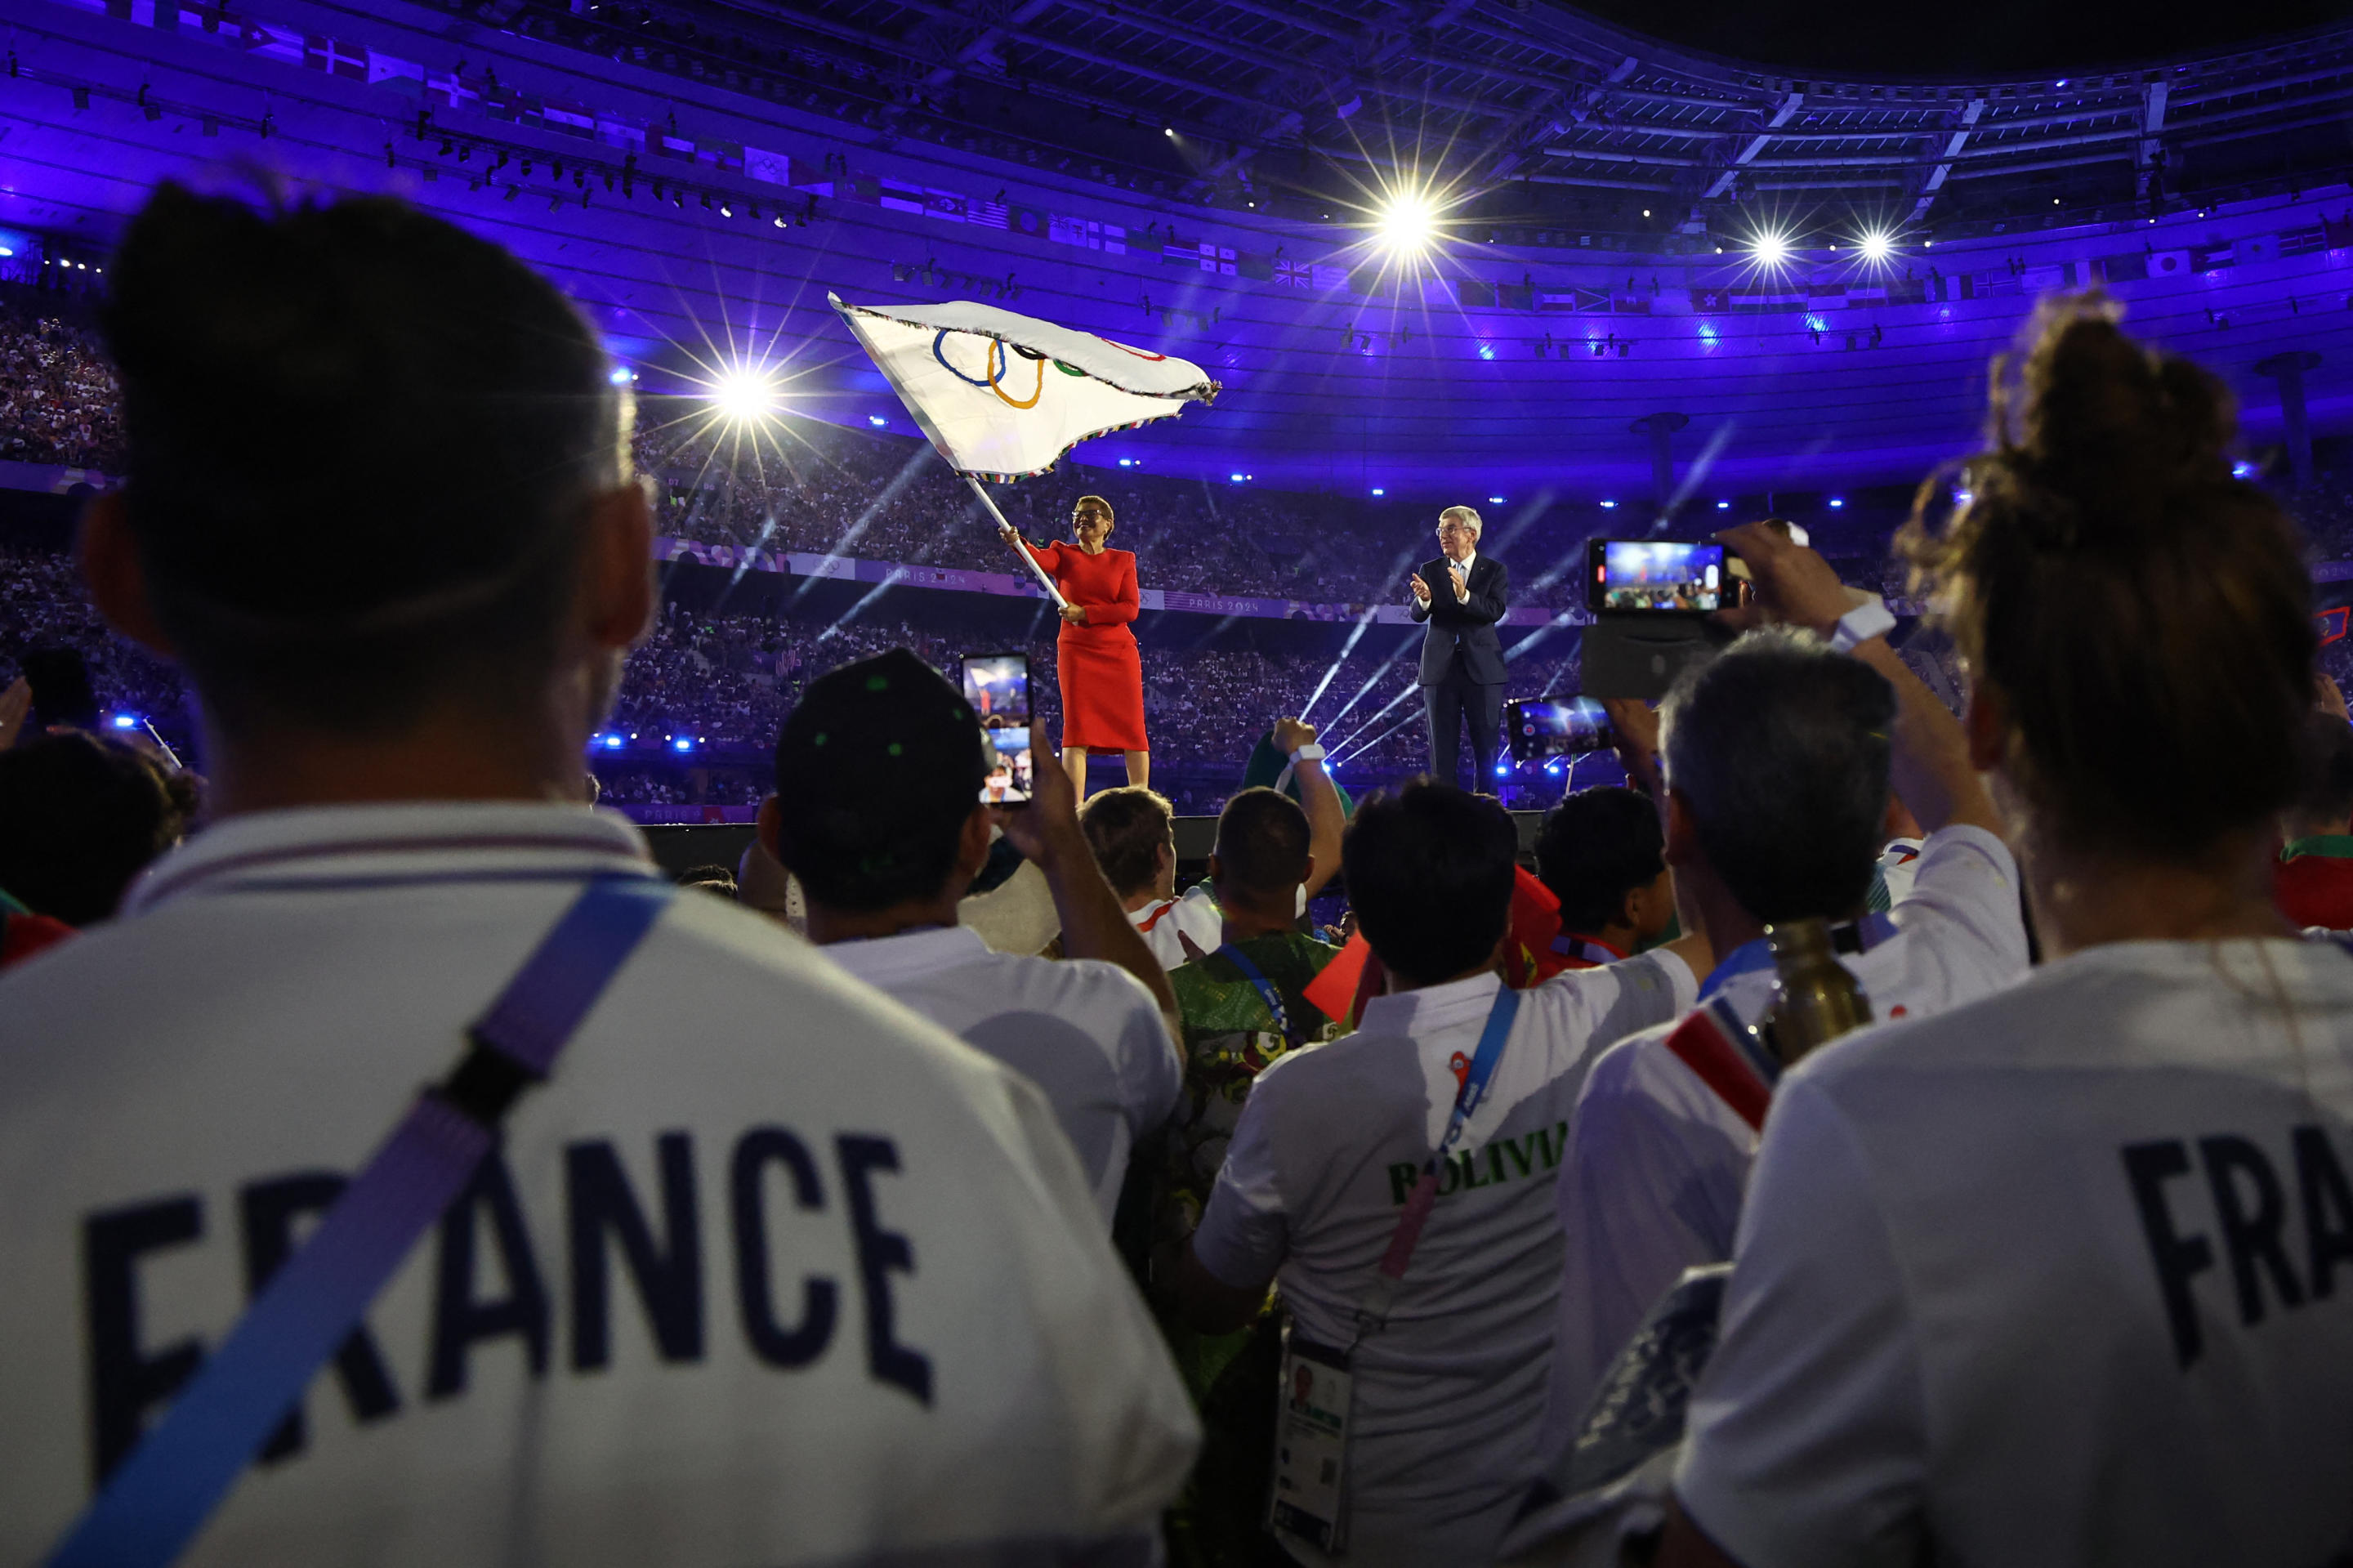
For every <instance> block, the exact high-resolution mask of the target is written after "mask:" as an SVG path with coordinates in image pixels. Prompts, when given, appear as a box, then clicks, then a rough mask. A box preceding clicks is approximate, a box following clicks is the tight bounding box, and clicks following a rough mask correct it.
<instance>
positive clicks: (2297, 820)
mask: <svg viewBox="0 0 2353 1568" xmlns="http://www.w3.org/2000/svg"><path fill="white" fill-rule="evenodd" d="M2301 760H2302V763H2303V767H2302V769H2301V771H2300V772H2299V773H2298V775H2297V783H2296V790H2295V804H2294V805H2292V806H2291V807H2290V808H2289V810H2288V813H2287V817H2288V828H2289V831H2290V832H2292V833H2294V834H2295V836H2297V837H2299V838H2301V837H2306V836H2308V835H2311V834H2314V833H2342V832H2346V831H2348V824H2349V823H2353V725H2348V724H2347V723H2346V722H2345V721H2344V720H2343V719H2341V718H2338V717H2337V715H2334V714H2314V715H2312V716H2311V717H2310V718H2308V719H2306V721H2305V726H2304V750H2303V753H2302V757H2301Z"/></svg>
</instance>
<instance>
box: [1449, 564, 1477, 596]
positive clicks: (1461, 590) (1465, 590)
mask: <svg viewBox="0 0 2353 1568" xmlns="http://www.w3.org/2000/svg"><path fill="white" fill-rule="evenodd" d="M1446 575H1447V576H1448V577H1451V578H1452V579H1453V582H1454V601H1455V602H1456V603H1457V604H1460V603H1461V602H1462V601H1463V600H1465V599H1469V598H1470V597H1471V587H1470V585H1469V584H1468V583H1466V582H1464V581H1463V580H1462V563H1461V562H1460V561H1449V562H1447V563H1446Z"/></svg>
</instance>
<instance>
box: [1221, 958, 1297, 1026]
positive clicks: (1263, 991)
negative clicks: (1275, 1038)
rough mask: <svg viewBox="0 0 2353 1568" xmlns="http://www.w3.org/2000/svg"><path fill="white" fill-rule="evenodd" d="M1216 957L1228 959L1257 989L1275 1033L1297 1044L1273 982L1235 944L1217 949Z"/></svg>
mask: <svg viewBox="0 0 2353 1568" xmlns="http://www.w3.org/2000/svg"><path fill="white" fill-rule="evenodd" d="M1216 956H1217V957H1219V958H1222V959H1229V960H1230V961H1231V962H1232V964H1233V966H1234V968H1236V969H1240V970H1241V971H1242V979H1244V980H1248V981H1250V984H1251V985H1253V986H1256V987H1257V988H1258V994H1259V1000H1260V1001H1263V1002H1265V1003H1266V1010H1267V1011H1268V1012H1271V1013H1272V1014H1274V1030H1275V1033H1278V1034H1280V1035H1282V1037H1283V1039H1285V1040H1286V1041H1289V1042H1290V1043H1291V1044H1293V1045H1296V1044H1299V1041H1298V1038H1297V1036H1295V1035H1293V1033H1291V1010H1290V1009H1288V1008H1286V1007H1284V1006H1283V1005H1282V992H1281V991H1277V990H1276V989H1275V987H1274V982H1273V981H1272V980H1268V979H1267V978H1266V976H1264V975H1263V974H1261V973H1260V972H1259V967H1258V966H1257V965H1256V964H1254V963H1252V962H1250V959H1248V958H1247V957H1245V956H1244V955H1243V953H1242V950H1241V948H1240V946H1238V945H1237V944H1235V943H1232V942H1228V943H1227V944H1226V945H1225V946H1224V947H1222V948H1219V949H1218V951H1217V955H1216Z"/></svg>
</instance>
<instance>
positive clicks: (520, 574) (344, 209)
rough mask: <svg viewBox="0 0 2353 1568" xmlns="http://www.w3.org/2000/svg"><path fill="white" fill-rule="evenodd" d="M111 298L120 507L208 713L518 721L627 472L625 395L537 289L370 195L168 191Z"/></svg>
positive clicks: (273, 722) (356, 720)
mask: <svg viewBox="0 0 2353 1568" xmlns="http://www.w3.org/2000/svg"><path fill="white" fill-rule="evenodd" d="M111 282H112V285H113V288H112V293H111V300H110V302H109V304H108V307H107V311H106V332H107V336H108V339H109V342H110V344H111V348H112V352H113V356H114V361H115V364H116V366H117V368H118V372H119V374H120V376H121V386H122V406H123V415H124V425H125V429H126V440H127V447H128V459H127V462H128V469H129V481H130V482H129V487H128V489H127V491H126V492H125V507H126V511H125V517H126V520H127V523H128V525H129V528H130V531H131V534H132V538H133V540H134V542H135V546H136V549H137V552H138V556H139V559H140V562H141V565H142V569H143V575H144V577H145V580H146V590H147V596H148V599H149V602H150V603H151V605H152V607H153V611H154V614H155V617H156V619H157V621H158V622H159V624H160V625H161V626H162V628H163V630H164V632H165V634H166V635H167V636H168V637H169V638H170V640H171V641H172V644H173V647H174V652H176V653H177V655H178V656H179V658H180V659H181V661H182V662H184V663H185V665H186V666H187V668H188V670H189V671H190V673H191V674H192V675H193V677H194V679H195V684H196V685H197V687H198V688H199V689H200V690H201V692H202V693H203V694H204V697H205V701H206V706H207V708H208V709H209V710H211V711H212V712H213V713H214V714H215V715H218V716H219V717H220V718H221V719H222V720H223V722H225V723H227V724H228V725H229V726H232V727H235V726H240V725H245V724H248V723H259V724H266V725H270V726H296V727H301V728H308V729H317V730H325V731H340V732H344V733H350V734H368V733H385V732H391V731H396V730H398V729H399V728H400V727H402V726H403V725H404V724H405V723H406V722H407V721H409V720H410V719H411V718H412V717H413V716H414V715H416V714H417V713H418V712H420V711H422V710H424V709H426V708H427V707H428V706H429V705H432V704H433V703H435V702H436V701H438V700H442V699H446V698H449V697H455V696H464V697H470V698H471V699H472V700H473V701H475V702H476V703H478V704H480V705H485V706H490V707H492V708H493V711H495V707H496V706H497V705H509V704H519V703H532V704H534V705H535V704H536V702H537V701H538V700H539V699H538V697H537V694H538V693H539V692H541V690H542V689H543V686H544V683H545V682H546V680H547V679H548V677H549V675H550V673H551V672H552V671H553V668H554V662H555V660H556V647H557V642H558V638H559V632H560V629H561V626H562V622H563V620H564V617H565V614H566V612H567V611H568V609H570V607H571V604H572V602H573V599H572V596H573V591H574V588H575V578H576V575H577V566H578V562H579V558H580V550H581V546H582V544H583V541H584V539H585V537H586V529H585V527H584V524H585V522H586V515H587V510H588V506H589V503H590V502H591V501H592V499H593V498H594V497H595V496H596V495H597V494H598V493H604V492H609V491H611V490H612V489H614V488H615V487H616V486H617V485H618V484H619V483H620V482H621V480H622V477H623V475H624V474H625V473H626V472H627V462H628V458H627V452H626V442H627V439H628V418H629V415H628V396H627V394H626V393H625V392H623V391H621V390H620V389H618V388H616V387H614V386H613V385H612V384H611V382H610V380H609V376H608V362H607V358H606V355H605V353H604V351H603V349H602V347H601V346H600V345H599V344H598V342H597V339H596V334H595V333H594V332H593V331H592V330H591V329H590V328H589V326H588V325H587V323H586V322H585V321H583V320H582V318H581V316H580V315H579V313H577V312H576V311H575V310H574V309H573V308H572V306H571V305H570V304H569V303H567V302H565V299H564V297H563V296H562V295H561V294H559V293H557V292H556V291H555V290H554V287H552V286H551V285H550V284H549V283H548V282H547V281H545V280H544V279H543V278H541V277H539V276H538V275H537V274H536V273H534V272H533V271H532V270H530V269H529V268H527V267H525V266H524V265H523V264H522V262H520V261H518V260H515V259H514V258H513V257H512V256H511V255H509V254H508V253H507V252H506V251H504V250H502V249H500V248H499V247H497V246H495V245H492V244H491V243H489V242H488V241H486V240H482V239H478V238H474V237H473V236H471V235H469V234H467V233H465V232H464V231H463V230H461V229H459V228H455V227H454V226H452V225H450V224H448V223H445V222H443V221H442V220H441V219H439V218H437V217H427V215H425V214H424V213H421V212H418V211H417V210H416V209H415V208H413V207H408V206H406V204H405V203H402V202H399V201H396V200H392V199H389V198H385V197H358V198H352V199H347V200H343V201H336V202H332V203H313V202H285V201H279V202H276V203H274V204H273V205H270V206H268V207H256V206H253V205H249V204H248V203H246V202H243V201H238V200H234V199H230V198H227V197H219V196H196V195H194V194H192V193H191V192H189V191H187V190H185V189H184V188H182V187H181V186H179V185H174V184H171V183H168V182H167V183H165V184H164V185H160V186H158V187H157V189H156V191H155V193H154V195H153V196H152V197H151V198H150V199H149V201H148V203H147V205H146V207H144V209H142V211H141V213H140V214H139V216H138V217H136V218H135V219H133V220H132V225H131V228H130V230H129V232H128V233H127V234H126V235H125V237H124V238H123V241H122V246H121V249H120V251H119V252H118V253H117V254H116V257H115V260H114V266H113V269H112V278H111Z"/></svg>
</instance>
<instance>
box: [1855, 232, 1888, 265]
mask: <svg viewBox="0 0 2353 1568" xmlns="http://www.w3.org/2000/svg"><path fill="white" fill-rule="evenodd" d="M1894 249H1895V237H1894V235H1892V234H1885V233H1878V232H1874V233H1871V234H1866V235H1864V236H1863V237H1862V259H1863V260H1866V261H1884V260H1887V258H1888V257H1889V256H1890V255H1891V254H1893V253H1894Z"/></svg>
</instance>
